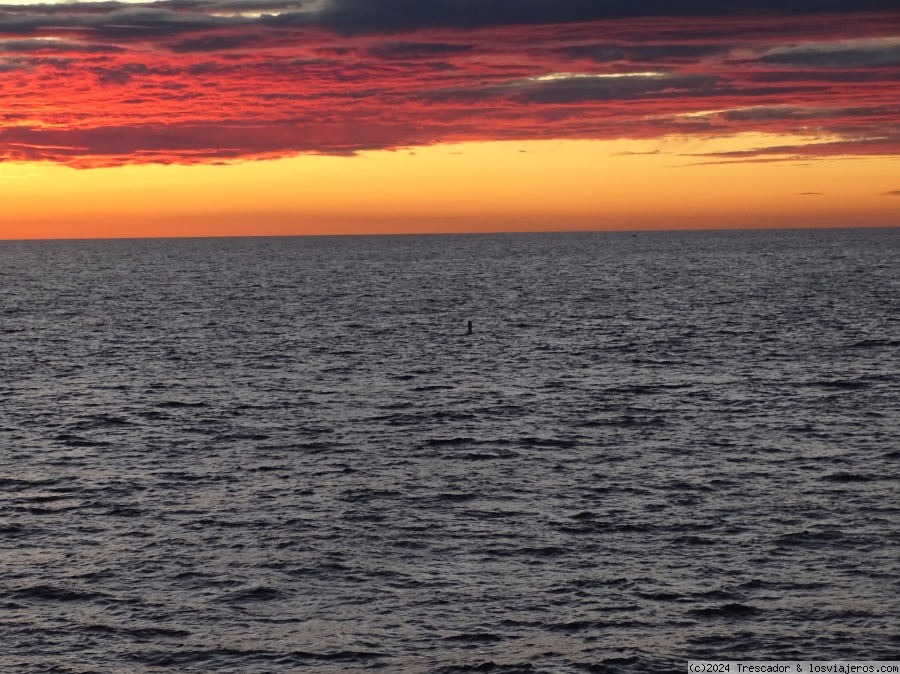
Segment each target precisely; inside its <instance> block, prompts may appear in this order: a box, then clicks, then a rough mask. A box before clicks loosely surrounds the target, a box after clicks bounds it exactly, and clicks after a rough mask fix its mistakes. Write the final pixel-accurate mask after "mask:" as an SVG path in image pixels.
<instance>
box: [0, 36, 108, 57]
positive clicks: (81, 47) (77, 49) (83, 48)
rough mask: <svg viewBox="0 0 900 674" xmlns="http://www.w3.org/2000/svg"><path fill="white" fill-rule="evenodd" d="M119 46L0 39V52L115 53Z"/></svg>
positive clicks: (60, 41) (61, 41) (64, 41)
mask: <svg viewBox="0 0 900 674" xmlns="http://www.w3.org/2000/svg"><path fill="white" fill-rule="evenodd" d="M122 51H123V50H122V48H121V47H116V46H115V45H109V44H87V43H84V42H70V41H67V40H52V41H51V40H33V39H32V40H29V39H24V40H0V53H7V54H27V53H32V52H43V53H47V52H53V53H57V54H60V53H66V52H70V53H78V54H115V53H119V52H122Z"/></svg>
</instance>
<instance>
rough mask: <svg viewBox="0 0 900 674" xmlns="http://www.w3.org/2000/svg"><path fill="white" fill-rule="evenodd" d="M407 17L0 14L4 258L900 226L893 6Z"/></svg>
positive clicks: (113, 9)
mask: <svg viewBox="0 0 900 674" xmlns="http://www.w3.org/2000/svg"><path fill="white" fill-rule="evenodd" d="M632 5H633V6H632ZM410 6H411V5H409V4H408V3H405V2H401V1H400V0H366V2H361V1H360V0H316V1H315V2H304V1H302V0H246V1H244V0H241V1H240V2H237V4H235V3H234V2H233V1H232V0H190V2H175V1H172V0H159V1H158V2H143V0H133V1H131V2H127V3H118V2H104V3H96V2H65V3H52V2H51V3H47V4H35V3H33V2H31V1H30V0H29V1H22V2H19V3H18V4H8V5H2V6H0V204H2V207H0V238H5V239H16V238H56V237H62V238H83V237H106V236H124V237H144V236H225V235H294V234H330V233H334V234H348V233H361V232H366V233H374V232H430V231H510V230H547V229H561V230H570V229H648V228H652V229H662V228H695V227H701V228H720V227H724V228H732V227H740V228H744V227H812V226H824V227H834V226H896V225H898V224H900V218H898V215H900V196H898V195H900V170H898V159H900V12H898V11H897V10H896V8H895V7H894V5H893V3H891V2H888V1H887V0H854V1H853V2H851V1H850V0H779V1H777V2H776V1H775V0H750V2H749V3H747V2H743V3H740V4H735V3H728V2H723V3H721V4H720V6H719V7H718V9H716V10H715V12H714V13H710V11H709V9H708V3H707V2H705V0H683V1H682V2H680V3H669V2H663V1H662V0H644V1H643V2H642V3H632V4H629V3H624V4H623V3H585V2H583V0H553V1H550V0H547V2H541V0H529V2H527V3H524V4H521V5H515V4H511V3H506V2H502V1H501V0H479V2H477V3H471V2H464V1H463V0H431V2H430V3H429V4H428V5H427V11H425V10H424V9H423V10H422V11H418V10H417V11H415V12H412V11H410V10H409V7H410ZM256 7H258V8H259V11H251V10H253V9H254V8H256ZM423 7H425V6H424V5H423Z"/></svg>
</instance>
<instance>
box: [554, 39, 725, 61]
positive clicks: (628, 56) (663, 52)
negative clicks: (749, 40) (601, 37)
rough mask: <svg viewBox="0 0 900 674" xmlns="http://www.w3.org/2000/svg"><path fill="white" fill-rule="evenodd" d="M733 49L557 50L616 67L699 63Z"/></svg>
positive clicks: (681, 46) (607, 46) (630, 47)
mask: <svg viewBox="0 0 900 674" xmlns="http://www.w3.org/2000/svg"><path fill="white" fill-rule="evenodd" d="M729 49H731V45H727V44H722V45H719V44H651V45H618V44H611V43H603V44H589V45H574V46H571V47H563V48H560V49H558V50H557V52H558V53H560V54H563V55H564V56H567V57H569V58H577V59H585V60H588V61H593V62H594V63H616V62H618V61H630V62H638V63H658V62H667V61H673V60H676V61H677V60H681V59H688V60H696V59H699V58H707V57H710V56H714V55H716V54H721V53H726V52H728V50H729Z"/></svg>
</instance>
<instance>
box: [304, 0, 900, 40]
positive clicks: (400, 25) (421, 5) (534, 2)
mask: <svg viewBox="0 0 900 674" xmlns="http://www.w3.org/2000/svg"><path fill="white" fill-rule="evenodd" d="M896 9H897V6H896V0H745V1H743V2H733V3H727V2H722V0H680V1H679V2H674V1H673V0H643V1H640V2H638V1H635V0H604V1H602V2H601V1H600V0H515V1H510V0H330V1H329V2H327V3H326V5H325V7H324V9H323V10H322V11H321V13H320V14H319V16H318V17H317V19H316V20H317V22H319V23H320V24H321V25H324V26H326V27H328V28H331V29H333V30H335V31H337V32H341V33H370V32H388V33H390V32H402V31H409V30H416V29H420V28H455V29H473V28H483V27H491V26H505V25H528V24H550V23H570V22H573V23H574V22H583V21H597V20H603V19H624V18H650V17H656V16H660V17H663V16H669V17H702V16H724V15H737V14H741V15H752V14H775V15H783V14H798V15H802V14H807V13H821V12H829V13H830V12H833V13H852V12H864V11H869V12H872V11H890V12H894V11H896Z"/></svg>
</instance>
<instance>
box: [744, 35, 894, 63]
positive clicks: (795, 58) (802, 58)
mask: <svg viewBox="0 0 900 674" xmlns="http://www.w3.org/2000/svg"><path fill="white" fill-rule="evenodd" d="M756 61H757V62H759V63H765V64H766V65H776V66H788V67H791V68H837V69H841V68H882V67H894V66H900V42H893V41H891V42H887V41H873V42H872V43H871V44H868V45H860V46H842V45H840V44H837V45H835V44H829V45H819V46H817V45H809V46H804V47H798V48H791V49H783V50H778V51H774V52H770V53H768V54H764V55H762V56H760V57H759V58H758V59H756Z"/></svg>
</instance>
